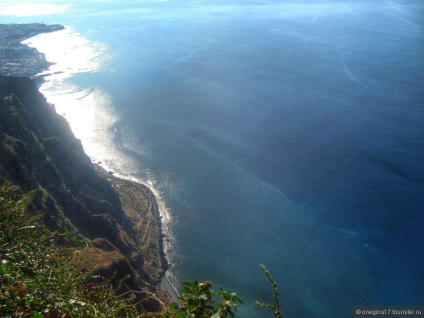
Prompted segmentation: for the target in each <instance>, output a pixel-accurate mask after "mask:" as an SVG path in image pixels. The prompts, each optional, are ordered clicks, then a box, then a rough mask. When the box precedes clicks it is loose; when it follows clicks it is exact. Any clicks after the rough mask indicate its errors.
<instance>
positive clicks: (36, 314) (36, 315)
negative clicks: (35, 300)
mask: <svg viewBox="0 0 424 318" xmlns="http://www.w3.org/2000/svg"><path fill="white" fill-rule="evenodd" d="M32 318H44V316H43V315H42V314H40V313H39V312H38V311H33V312H32Z"/></svg>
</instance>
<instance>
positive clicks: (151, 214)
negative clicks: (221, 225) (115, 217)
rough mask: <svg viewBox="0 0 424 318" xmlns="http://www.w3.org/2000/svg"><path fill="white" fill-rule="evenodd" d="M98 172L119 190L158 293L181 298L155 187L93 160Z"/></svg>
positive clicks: (166, 297) (163, 297)
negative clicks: (174, 281)
mask: <svg viewBox="0 0 424 318" xmlns="http://www.w3.org/2000/svg"><path fill="white" fill-rule="evenodd" d="M93 165H94V167H95V169H96V171H97V173H98V174H99V175H100V176H102V177H104V178H106V179H107V180H108V181H109V182H110V183H111V185H112V186H113V187H114V188H115V190H116V191H117V192H118V194H119V197H120V199H121V204H122V209H123V210H124V212H125V214H126V216H127V217H128V218H129V219H130V220H131V223H132V224H131V226H130V227H132V230H134V231H136V232H137V235H136V236H137V238H138V242H137V243H138V247H139V248H140V249H141V251H142V253H143V255H144V265H143V267H144V270H145V271H146V273H147V274H148V276H149V277H151V278H152V279H153V280H154V281H155V283H156V294H157V296H158V298H159V299H160V300H161V301H162V302H163V303H165V304H169V303H170V302H176V301H178V296H179V295H178V292H177V291H176V290H175V288H174V287H173V286H172V284H171V282H170V281H169V279H168V277H167V276H166V271H167V270H168V268H169V263H168V259H167V258H166V255H165V252H164V239H165V234H164V232H163V228H162V220H161V214H160V211H159V206H158V203H157V200H156V197H155V195H154V193H153V192H152V190H151V189H150V188H149V187H148V186H146V185H144V184H142V183H137V182H134V181H130V180H126V179H124V178H121V177H116V176H114V175H113V173H111V172H107V171H106V170H105V169H104V168H103V167H101V166H100V165H99V164H97V163H94V164H93Z"/></svg>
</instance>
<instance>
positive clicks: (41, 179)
mask: <svg viewBox="0 0 424 318" xmlns="http://www.w3.org/2000/svg"><path fill="white" fill-rule="evenodd" d="M0 176H1V177H2V178H3V179H4V180H7V181H8V182H10V183H12V184H14V185H16V186H18V187H19V188H20V189H21V191H22V192H24V193H28V192H30V191H33V193H34V202H33V209H34V211H37V212H40V211H42V212H43V213H44V217H43V218H44V222H45V224H46V225H47V226H48V227H50V228H51V229H55V230H56V229H57V230H60V231H64V230H67V231H70V232H73V233H75V234H78V235H82V236H84V237H86V238H88V239H90V240H91V241H93V242H95V243H94V244H93V246H92V247H91V248H92V249H93V250H92V252H93V253H91V254H90V253H89V254H88V255H91V258H90V262H91V261H92V260H93V256H94V255H98V256H99V257H97V258H98V259H99V260H100V259H104V258H106V259H107V258H108V257H109V258H112V256H114V259H115V261H114V262H103V265H105V266H103V267H101V271H103V273H110V271H114V270H118V269H119V270H120V271H121V272H123V273H128V274H130V276H131V277H132V278H131V279H132V281H131V283H129V284H130V285H131V288H132V289H138V290H144V291H145V292H146V293H151V292H153V291H154V285H155V283H156V282H157V279H158V277H159V276H161V274H162V273H163V271H164V270H165V269H166V261H165V260H164V256H163V253H161V254H160V258H159V261H155V262H156V263H155V264H157V265H158V267H159V269H158V271H157V272H156V273H155V274H152V273H151V271H147V272H146V270H145V266H144V265H145V263H146V264H149V266H151V260H150V259H149V261H146V258H145V255H146V252H145V251H144V252H143V251H142V248H141V246H140V242H141V241H140V237H145V235H142V234H140V233H139V232H138V230H140V229H139V228H137V227H136V224H134V218H133V216H134V214H137V208H136V207H132V210H131V213H128V211H125V210H124V209H123V208H122V203H121V198H123V196H122V195H121V197H120V196H119V195H118V193H117V192H116V190H115V188H114V187H113V184H112V183H111V182H110V181H108V180H107V179H106V178H104V177H100V176H99V175H98V173H97V172H96V170H95V169H94V167H93V165H92V163H91V160H90V158H89V157H88V156H87V155H86V154H85V153H84V150H83V147H82V145H81V142H80V141H79V140H78V139H76V138H75V136H74V135H73V133H72V131H71V128H70V126H69V124H68V122H67V121H66V120H65V119H64V118H63V117H62V116H60V115H58V114H57V113H56V112H55V109H54V106H53V105H50V104H48V103H47V101H46V99H45V98H44V96H43V95H42V94H41V93H40V92H39V91H38V88H37V85H36V83H35V82H34V81H33V80H31V79H30V78H26V77H9V76H1V75H0ZM116 182H117V181H116V180H115V185H116ZM143 196H145V194H143ZM152 200H153V199H152V198H150V205H152V204H153V205H154V204H156V202H155V201H154V203H153V201H152ZM134 209H135V210H134ZM151 211H153V210H151ZM142 212H143V211H140V213H142ZM156 212H157V211H156ZM143 213H144V212H143ZM153 214H154V213H153ZM140 217H141V216H140ZM140 217H138V216H137V217H136V219H137V220H138V219H139V218H140ZM150 217H151V218H155V219H156V222H158V223H160V221H158V218H159V216H158V215H157V213H156V215H153V216H150ZM156 228H158V230H157V231H156V232H158V231H159V233H160V224H156ZM142 230H143V231H144V230H145V229H142ZM154 239H157V241H158V242H160V240H161V237H160V234H155V237H154ZM158 244H159V243H158ZM159 245H160V246H161V244H159ZM100 255H102V257H100ZM95 258H96V257H95ZM158 273H159V274H158ZM144 305H145V306H146V308H147V309H150V310H157V309H158V308H159V307H160V305H161V304H160V302H159V301H157V300H152V299H151V297H150V298H149V301H148V302H147V303H144Z"/></svg>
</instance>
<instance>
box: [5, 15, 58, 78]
mask: <svg viewBox="0 0 424 318" xmlns="http://www.w3.org/2000/svg"><path fill="white" fill-rule="evenodd" d="M63 29H64V27H63V26H61V25H59V24H54V25H46V24H43V23H28V24H0V75H13V76H35V75H37V74H38V73H40V72H41V71H43V70H45V69H47V68H48V67H49V66H50V65H51V63H49V62H47V61H46V59H45V56H44V54H42V53H40V52H38V51H37V50H36V49H34V48H30V47H28V46H27V45H24V44H22V43H21V42H22V41H24V40H26V39H29V38H31V37H33V36H36V35H38V34H42V33H48V32H55V31H59V30H63Z"/></svg>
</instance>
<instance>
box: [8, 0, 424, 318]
mask: <svg viewBox="0 0 424 318" xmlns="http://www.w3.org/2000/svg"><path fill="white" fill-rule="evenodd" d="M73 6H74V7H72V8H79V9H83V10H84V11H80V12H78V13H76V12H73V11H70V12H67V13H65V14H61V15H54V16H45V17H43V21H46V22H50V21H54V22H60V23H63V24H65V25H71V26H72V27H73V28H74V29H75V30H76V31H78V32H80V33H81V34H83V35H86V36H88V37H89V38H90V39H91V40H92V41H99V42H102V43H104V44H105V45H106V46H107V47H108V49H109V50H110V51H111V52H113V54H114V58H113V60H112V62H111V63H110V64H108V66H107V67H105V69H103V70H101V71H99V72H95V73H88V74H87V73H85V74H76V75H74V76H73V77H72V78H71V79H68V81H70V82H72V83H74V84H77V85H79V86H80V87H81V89H84V88H87V87H97V88H98V87H100V88H101V89H102V90H103V91H105V92H107V93H108V94H109V96H110V98H111V104H112V109H109V110H108V111H110V112H112V113H113V114H114V116H116V118H117V119H116V120H115V122H114V123H113V124H112V125H111V126H110V127H109V128H108V129H109V132H110V133H111V134H112V136H113V142H114V147H115V148H116V150H117V153H118V155H116V156H115V157H113V158H112V159H109V162H108V164H109V166H113V167H114V168H116V169H117V170H119V171H120V172H121V173H122V174H124V175H128V176H132V177H136V178H139V179H141V180H147V179H148V180H151V181H152V182H153V183H154V186H155V188H156V190H157V191H158V192H159V193H160V197H161V199H162V201H163V203H164V204H165V206H166V208H167V210H168V212H169V214H170V215H171V221H170V222H169V224H168V223H167V224H166V226H167V227H168V226H169V229H168V230H169V237H171V238H172V240H171V250H170V251H169V256H170V259H171V262H172V265H173V266H172V268H171V271H170V274H172V275H171V279H173V280H174V283H176V282H178V281H181V280H194V279H197V280H206V279H210V280H212V281H213V282H215V283H217V284H218V285H221V286H223V287H224V288H226V289H230V290H232V291H236V292H237V293H238V294H239V295H240V296H241V297H242V298H243V299H244V300H245V303H246V304H244V305H243V306H241V307H240V308H239V316H240V317H247V318H249V317H264V316H272V312H268V313H266V312H263V310H262V309H258V308H256V307H255V305H254V301H255V300H261V301H272V299H271V296H272V288H271V286H270V285H269V284H268V282H267V281H266V278H265V277H264V276H263V274H262V273H261V271H260V269H259V264H261V263H264V264H265V265H266V266H267V267H268V269H269V270H270V271H271V272H272V274H273V276H274V277H275V279H276V281H277V282H278V284H279V286H280V291H281V296H282V303H283V308H284V310H283V312H284V315H285V317H297V318H300V317H351V312H352V307H353V306H354V305H358V304H369V305H374V304H387V305H404V304H424V271H423V268H424V214H423V213H424V164H423V162H424V143H423V140H424V59H423V56H424V3H422V2H421V1H415V2H414V1H396V0H395V1H378V0H377V1H371V0H369V1H333V2H329V1H296V2H289V1H249V2H247V1H244V2H241V3H237V2H235V1H233V2H228V1H192V2H186V1H165V2H150V3H148V2H145V3H142V2H136V1H124V2H120V3H119V4H117V3H115V2H108V3H103V4H98V3H97V4H95V3H90V2H85V3H77V2H76V3H75V4H74V5H73ZM31 19H33V20H35V21H39V20H40V18H39V17H31V18H11V17H9V18H5V17H4V18H3V19H2V20H3V21H4V22H9V21H16V20H18V21H24V20H25V21H27V20H31ZM83 141H84V140H83ZM122 158H126V159H125V160H123V159H122ZM267 314H268V315H267Z"/></svg>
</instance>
